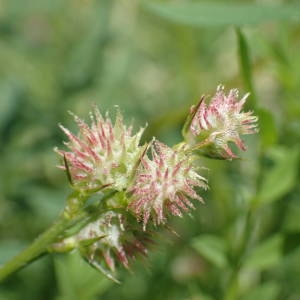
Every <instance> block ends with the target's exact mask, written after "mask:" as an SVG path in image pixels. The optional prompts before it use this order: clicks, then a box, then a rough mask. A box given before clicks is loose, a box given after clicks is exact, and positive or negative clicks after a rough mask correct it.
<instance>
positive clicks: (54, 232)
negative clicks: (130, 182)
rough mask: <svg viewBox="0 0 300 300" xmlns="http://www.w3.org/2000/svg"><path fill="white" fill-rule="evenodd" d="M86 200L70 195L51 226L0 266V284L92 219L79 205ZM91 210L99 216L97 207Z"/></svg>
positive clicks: (109, 194) (105, 198)
mask: <svg viewBox="0 0 300 300" xmlns="http://www.w3.org/2000/svg"><path fill="white" fill-rule="evenodd" d="M116 193H117V191H112V192H109V193H107V194H106V195H104V197H103V198H101V202H103V201H105V200H107V199H109V198H111V197H112V196H114V195H115V194H116ZM87 198H88V195H86V194H84V193H78V192H74V193H72V194H71V195H70V196H69V198H68V205H67V207H66V208H65V209H64V211H63V213H62V214H61V215H60V217H59V218H58V219H57V220H56V221H55V222H54V223H53V225H52V226H51V227H50V228H48V229H47V230H46V231H45V232H44V233H42V234H41V235H40V236H39V237H38V238H37V239H36V240H35V241H33V243H32V244H31V245H29V246H28V247H27V248H26V249H24V250H23V251H22V252H21V253H19V254H18V255H16V256H15V257H13V258H12V259H10V260H9V261H8V262H7V263H5V264H4V265H3V266H0V282H1V281H2V280H4V279H5V278H7V277H8V276H9V275H11V274H12V273H14V272H16V271H18V270H20V269H22V268H23V267H25V266H26V265H28V264H29V263H30V262H32V261H34V260H35V259H37V258H38V257H39V256H41V255H42V254H45V253H46V252H48V250H49V247H50V246H51V244H53V243H54V242H55V241H56V240H57V238H58V237H59V236H60V235H61V234H62V233H64V232H65V231H66V230H67V229H69V228H70V227H73V226H75V225H76V224H77V223H80V222H81V221H83V220H84V219H86V218H89V217H93V215H94V214H95V213H93V212H92V211H90V210H84V209H82V207H81V205H79V204H82V203H84V202H85V201H86V199H87ZM90 208H91V207H90ZM93 208H94V210H95V211H96V212H97V214H99V210H97V209H96V208H97V207H96V206H95V207H93ZM70 213H71V215H70Z"/></svg>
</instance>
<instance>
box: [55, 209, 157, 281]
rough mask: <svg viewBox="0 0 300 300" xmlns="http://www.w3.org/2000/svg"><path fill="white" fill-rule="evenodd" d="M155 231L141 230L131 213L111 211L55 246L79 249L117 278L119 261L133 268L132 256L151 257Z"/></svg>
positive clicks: (95, 264)
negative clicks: (149, 255) (152, 233)
mask: <svg viewBox="0 0 300 300" xmlns="http://www.w3.org/2000/svg"><path fill="white" fill-rule="evenodd" d="M152 243H153V242H152V240H151V233H150V232H145V231H143V230H141V227H140V225H139V224H138V223H137V222H136V219H135V218H134V217H133V216H131V215H130V214H129V213H128V212H122V213H120V212H115V211H107V212H105V213H104V214H102V215H101V216H100V217H99V218H98V219H97V220H95V221H92V222H90V223H88V224H87V225H86V226H85V227H83V228H82V229H81V230H80V231H79V232H78V233H77V234H76V235H74V236H71V237H68V238H66V239H64V240H62V241H60V242H59V243H56V244H54V245H53V246H52V251H55V252H63V251H69V250H71V249H78V250H79V252H80V254H81V256H82V257H83V258H84V259H85V260H86V261H87V262H88V263H89V264H91V265H92V266H93V267H95V268H96V269H98V270H99V271H101V272H102V273H103V274H104V275H106V276H107V277H108V278H110V279H112V280H114V281H117V279H116V278H115V273H116V266H117V265H118V264H120V265H122V266H124V267H125V268H127V269H129V262H130V259H133V258H136V257H137V256H139V255H142V256H147V252H148V250H147V247H148V245H149V244H152Z"/></svg>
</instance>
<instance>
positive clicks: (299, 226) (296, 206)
mask: <svg viewBox="0 0 300 300" xmlns="http://www.w3.org/2000/svg"><path fill="white" fill-rule="evenodd" d="M284 221H285V222H284V229H285V230H287V231H290V232H300V203H299V201H295V203H291V204H290V206H289V207H288V210H287V213H286V217H285V220H284Z"/></svg>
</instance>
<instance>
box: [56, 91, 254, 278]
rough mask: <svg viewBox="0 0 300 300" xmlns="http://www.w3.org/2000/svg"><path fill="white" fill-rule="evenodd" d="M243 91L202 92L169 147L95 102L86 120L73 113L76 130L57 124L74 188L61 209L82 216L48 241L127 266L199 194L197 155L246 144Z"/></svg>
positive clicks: (248, 117) (250, 123)
mask: <svg viewBox="0 0 300 300" xmlns="http://www.w3.org/2000/svg"><path fill="white" fill-rule="evenodd" d="M247 96H248V95H245V96H244V97H243V98H242V99H241V100H239V99H238V91H237V90H230V91H229V93H228V95H226V94H225V93H224V88H223V86H219V87H218V89H217V92H216V94H215V96H214V97H213V98H212V101H211V102H210V104H206V103H205V100H204V97H203V98H202V99H201V101H200V103H199V104H198V105H197V106H196V107H193V108H192V109H191V113H190V115H189V116H188V118H187V121H186V123H185V126H184V128H183V136H184V139H185V140H184V141H183V142H182V143H180V144H178V145H177V146H174V147H173V148H170V147H168V146H167V145H165V144H163V143H161V142H159V141H157V140H154V141H153V142H152V143H151V145H150V146H149V145H147V144H145V145H142V146H141V145H140V139H141V136H142V134H143V131H144V129H140V130H139V131H138V132H137V133H136V134H132V128H131V127H126V125H124V124H123V118H122V116H121V114H120V113H119V112H118V113H117V116H116V121H115V123H114V124H113V122H112V121H111V119H110V118H109V117H108V115H106V116H105V117H103V116H102V115H101V114H100V112H99V110H98V109H97V108H95V109H94V111H93V113H92V114H91V125H87V124H86V123H85V122H84V121H82V120H81V119H80V118H78V117H77V116H75V115H73V117H74V119H75V122H76V123H77V125H78V127H79V134H78V135H75V134H73V133H71V132H70V131H69V130H68V129H67V128H65V127H64V126H60V127H61V129H62V130H63V132H64V133H65V134H66V135H67V137H68V139H69V141H68V142H66V143H65V144H66V146H67V147H68V148H69V150H68V151H64V150H58V149H56V152H58V153H59V155H61V156H62V157H63V158H64V164H63V165H61V166H59V167H60V168H62V169H64V170H65V171H66V172H67V175H68V178H69V181H70V182H71V185H72V187H73V188H74V191H73V193H72V194H71V196H70V197H69V198H68V201H67V204H66V207H65V210H64V213H65V216H67V217H68V218H69V219H71V220H73V218H75V219H76V217H77V215H76V214H80V210H82V209H84V215H85V218H86V219H85V220H84V224H82V223H80V224H79V225H80V226H78V227H77V228H76V232H75V233H74V234H73V235H72V236H67V237H65V238H64V237H61V239H60V241H58V242H57V243H54V244H53V245H52V248H51V249H52V250H53V251H57V252H59V251H61V252H66V251H69V250H71V249H74V248H76V249H78V250H79V252H80V254H81V255H82V257H83V258H84V259H86V260H87V261H88V262H89V263H90V264H91V265H93V266H94V267H95V268H97V269H99V270H100V271H102V272H103V273H105V274H106V276H108V277H110V278H111V279H114V280H116V279H115V278H114V272H115V268H116V264H117V263H118V262H119V263H120V264H121V265H123V266H124V267H125V268H129V259H130V258H132V257H135V256H137V255H138V254H142V255H144V256H145V255H146V254H147V248H148V245H149V244H150V243H151V242H152V238H151V237H152V234H153V233H152V232H151V231H150V229H149V228H151V227H152V226H151V225H154V227H155V226H158V225H161V224H166V223H167V220H168V217H169V216H170V215H174V216H182V214H183V213H184V212H186V213H188V212H189V211H190V209H193V208H194V204H193V202H192V200H198V201H200V202H203V200H202V198H201V197H200V195H199V191H200V190H201V189H206V188H207V180H206V179H205V178H204V177H202V176H201V175H200V174H199V172H198V171H199V166H197V165H196V163H197V158H198V155H199V154H200V155H201V154H202V155H205V156H208V157H212V158H219V159H233V158H236V157H237V156H236V155H235V154H234V153H233V151H232V150H231V148H230V146H229V143H234V144H236V145H237V147H238V148H240V149H242V150H245V149H246V147H245V145H244V143H243V141H242V140H241V138H240V135H243V134H252V133H255V132H257V125H256V122H257V117H255V116H253V115H252V112H243V111H242V109H243V105H244V103H245V101H246V98H247ZM101 187H102V188H103V187H109V190H105V191H102V192H103V193H102V196H103V197H101V196H99V197H97V198H98V199H97V200H96V201H98V202H97V203H96V204H95V203H93V200H92V201H91V202H90V203H89V201H87V200H88V198H89V197H90V196H92V195H93V194H95V193H97V192H99V190H100V189H101ZM105 196H107V197H105ZM94 198H96V197H94ZM86 214H87V216H86ZM89 214H90V215H89ZM141 222H142V223H143V225H142V226H141V224H140V223H141ZM79 227H80V228H79Z"/></svg>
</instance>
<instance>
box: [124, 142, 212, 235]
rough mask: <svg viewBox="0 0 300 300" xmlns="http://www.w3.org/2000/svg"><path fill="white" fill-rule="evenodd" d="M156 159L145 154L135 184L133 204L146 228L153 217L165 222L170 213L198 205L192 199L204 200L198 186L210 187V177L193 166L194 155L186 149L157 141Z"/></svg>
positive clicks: (133, 187) (130, 207)
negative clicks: (199, 172)
mask: <svg viewBox="0 0 300 300" xmlns="http://www.w3.org/2000/svg"><path fill="white" fill-rule="evenodd" d="M151 149H152V158H151V159H150V158H149V157H148V156H147V154H145V155H144V156H143V157H142V159H141V164H140V166H139V169H138V171H137V175H136V178H135V181H134V184H133V186H132V187H131V188H130V191H131V192H132V199H133V200H132V202H131V203H130V204H129V209H131V210H132V211H133V212H134V214H135V215H136V216H137V218H138V220H143V223H144V230H145V227H146V224H147V222H148V221H149V219H151V220H152V221H153V223H154V224H155V225H156V224H164V223H165V221H166V216H167V214H168V213H170V214H172V215H176V216H181V215H182V211H188V210H189V208H194V206H193V204H192V202H191V201H190V199H197V200H200V201H202V198H201V197H200V196H199V195H198V194H197V192H196V191H195V189H194V188H195V187H202V188H206V180H205V179H204V178H203V177H201V176H200V175H199V174H198V173H197V172H196V170H195V168H194V167H193V158H192V157H191V156H185V154H184V151H183V149H178V151H177V150H173V149H171V148H169V147H168V146H166V145H164V144H162V143H160V142H158V141H155V142H154V144H153V145H152V147H151Z"/></svg>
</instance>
